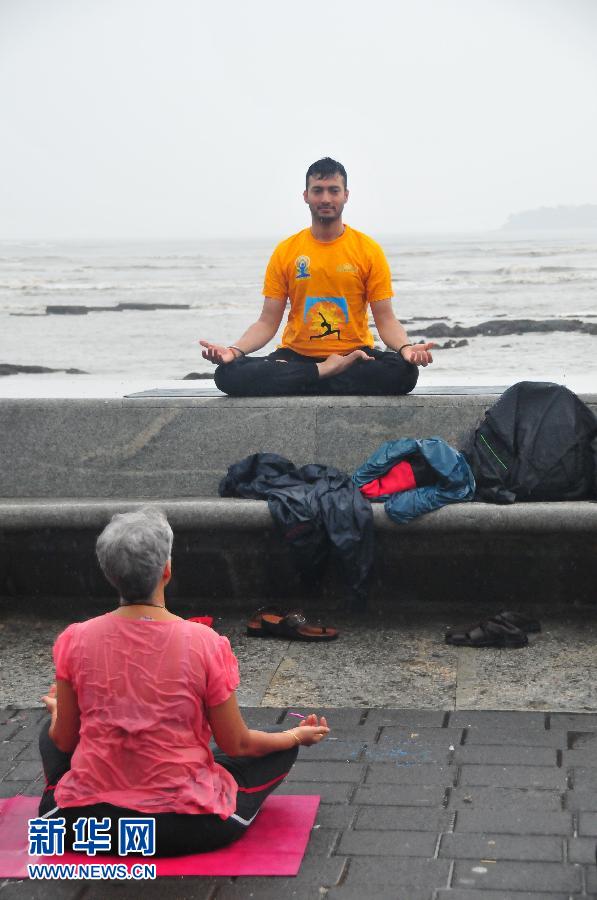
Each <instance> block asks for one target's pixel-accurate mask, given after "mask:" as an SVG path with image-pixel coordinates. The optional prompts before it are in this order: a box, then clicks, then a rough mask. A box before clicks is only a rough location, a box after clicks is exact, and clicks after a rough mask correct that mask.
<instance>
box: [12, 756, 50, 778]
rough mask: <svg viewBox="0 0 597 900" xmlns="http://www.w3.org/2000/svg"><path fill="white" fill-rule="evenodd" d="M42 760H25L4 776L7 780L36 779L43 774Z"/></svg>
mask: <svg viewBox="0 0 597 900" xmlns="http://www.w3.org/2000/svg"><path fill="white" fill-rule="evenodd" d="M41 771H42V768H41V760H40V759H37V760H27V759H26V760H24V761H23V762H17V764H16V766H15V767H14V768H13V769H11V771H10V772H9V773H8V774H7V775H5V776H4V780H5V781H34V780H35V779H36V778H39V776H40V774H41Z"/></svg>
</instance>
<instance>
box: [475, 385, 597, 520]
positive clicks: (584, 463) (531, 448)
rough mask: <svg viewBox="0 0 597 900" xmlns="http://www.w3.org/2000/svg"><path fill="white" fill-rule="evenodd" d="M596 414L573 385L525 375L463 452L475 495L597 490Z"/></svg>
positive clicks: (534, 496)
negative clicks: (573, 389) (534, 379)
mask: <svg viewBox="0 0 597 900" xmlns="http://www.w3.org/2000/svg"><path fill="white" fill-rule="evenodd" d="M596 436H597V418H596V417H595V415H594V413H593V412H592V411H591V410H590V409H589V407H588V406H587V405H586V404H585V403H583V402H582V400H579V398H578V397H577V396H576V394H573V393H572V391H570V390H568V388H565V387H563V386H562V385H559V384H552V383H551V382H535V381H521V382H519V383H518V384H514V385H513V386H512V387H511V388H508V390H507V391H505V392H504V393H503V394H502V396H501V397H500V399H499V400H498V401H497V403H496V404H495V405H494V406H492V407H491V409H489V410H487V412H486V413H485V418H484V419H483V421H482V422H481V424H480V425H479V427H478V428H477V429H476V430H475V433H474V435H473V436H472V439H471V441H470V442H469V445H468V447H466V448H465V450H464V453H465V455H466V457H467V459H468V461H469V463H470V466H471V468H472V470H473V473H474V475H475V480H476V482H477V490H476V493H475V500H484V501H486V502H489V503H514V502H515V501H518V500H584V499H588V498H590V497H593V496H595V490H596V481H595V477H596V464H595V448H594V447H593V446H592V443H591V442H592V441H593V440H594V439H595V437H596Z"/></svg>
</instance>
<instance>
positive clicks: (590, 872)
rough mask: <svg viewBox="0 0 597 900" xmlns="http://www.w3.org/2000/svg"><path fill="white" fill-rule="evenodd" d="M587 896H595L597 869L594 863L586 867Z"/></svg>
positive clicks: (596, 892)
mask: <svg viewBox="0 0 597 900" xmlns="http://www.w3.org/2000/svg"><path fill="white" fill-rule="evenodd" d="M587 896H589V897H593V898H594V897H595V896H597V869H596V868H595V866H594V865H593V866H590V867H589V868H588V869H587Z"/></svg>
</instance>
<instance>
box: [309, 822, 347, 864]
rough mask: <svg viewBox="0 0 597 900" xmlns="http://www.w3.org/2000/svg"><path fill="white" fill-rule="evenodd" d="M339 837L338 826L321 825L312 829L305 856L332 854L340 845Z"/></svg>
mask: <svg viewBox="0 0 597 900" xmlns="http://www.w3.org/2000/svg"><path fill="white" fill-rule="evenodd" d="M339 837H340V831H339V830H338V829H337V828H322V827H321V826H320V827H319V828H314V829H311V834H310V835H309V843H308V844H307V849H306V850H305V857H307V856H309V857H311V856H331V855H332V851H333V850H334V849H335V848H336V847H337V845H338V840H339Z"/></svg>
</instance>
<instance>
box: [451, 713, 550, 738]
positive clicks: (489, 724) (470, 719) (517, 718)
mask: <svg viewBox="0 0 597 900" xmlns="http://www.w3.org/2000/svg"><path fill="white" fill-rule="evenodd" d="M450 727H451V728H486V729H488V730H491V729H495V730H496V731H502V732H506V733H507V732H508V731H517V730H518V729H519V728H525V729H526V728H538V729H539V730H542V729H545V713H542V712H536V713H534V712H509V711H506V710H503V711H502V710H491V709H472V710H471V709H459V710H455V711H454V712H452V713H450Z"/></svg>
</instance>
